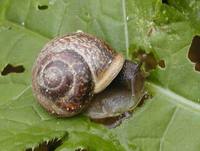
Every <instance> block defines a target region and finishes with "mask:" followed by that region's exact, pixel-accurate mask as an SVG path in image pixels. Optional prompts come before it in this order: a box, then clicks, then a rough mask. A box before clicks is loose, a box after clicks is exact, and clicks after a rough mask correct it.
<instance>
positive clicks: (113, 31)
mask: <svg viewBox="0 0 200 151" xmlns="http://www.w3.org/2000/svg"><path fill="white" fill-rule="evenodd" d="M42 6H45V7H42ZM199 7H200V3H199V1H195V0H168V4H166V3H162V2H161V1H159V0H143V1H141V0H115V1H114V0H17V1H16V0H0V45H1V47H0V54H1V55H0V70H1V71H3V69H4V68H5V66H6V65H7V64H11V65H13V66H18V65H23V67H24V68H25V71H24V72H23V73H10V74H8V75H6V76H2V75H1V76H0V92H1V95H0V123H1V124H0V134H1V135H0V146H1V150H25V149H26V148H34V147H36V146H38V145H39V143H42V142H43V141H49V140H51V139H55V138H58V139H62V140H63V144H62V145H61V146H60V147H59V148H57V150H75V149H78V148H84V149H89V150H105V151H106V150H109V151H112V150H113V151H115V150H119V151H129V150H131V151H132V150H140V151H142V150H145V151H156V150H162V151H173V150H174V151H177V150H181V151H188V150H190V151H198V150H199V145H200V143H199V141H198V138H199V137H200V132H199V130H198V128H199V126H200V122H199V118H200V105H199V99H200V95H199V92H198V90H199V89H200V85H199V83H200V78H199V72H197V71H195V70H194V64H193V63H191V62H190V60H189V59H188V57H187V55H188V50H189V47H190V44H191V41H192V38H193V36H195V35H198V34H199V31H200V29H199V22H200V21H199ZM41 8H43V9H41ZM77 30H82V31H85V32H89V33H91V34H94V35H96V36H98V37H101V38H102V39H104V40H105V41H107V42H108V43H110V45H111V46H112V47H114V48H115V49H116V50H117V51H120V52H122V53H123V54H124V55H125V56H126V57H127V58H131V57H132V53H133V52H136V51H138V50H140V49H142V50H144V51H146V52H152V53H153V54H154V55H155V57H156V58H157V59H158V60H164V62H165V68H161V67H158V68H157V69H155V70H154V71H152V72H151V74H150V77H149V78H148V80H147V83H146V87H147V90H148V91H149V92H150V93H151V94H152V98H151V99H149V100H147V102H146V103H145V104H144V105H143V106H142V107H140V108H138V109H137V110H136V111H135V112H134V114H133V116H132V117H131V118H129V119H127V120H125V121H124V122H123V123H122V124H121V125H120V126H119V127H117V128H115V129H112V130H110V129H107V128H105V127H104V126H102V125H98V124H95V123H92V122H91V121H90V120H88V119H87V118H86V117H84V116H82V115H80V116H77V117H74V118H70V119H69V118H68V119H67V118H66V119H64V118H63V119H61V118H55V117H54V116H50V115H49V114H48V113H46V111H44V110H43V109H42V108H41V107H40V106H39V105H38V104H37V102H36V100H35V98H34V97H33V95H32V91H31V86H30V85H31V68H32V64H33V62H34V60H35V58H36V56H37V54H38V52H39V51H40V49H41V48H42V47H43V45H44V44H45V43H46V42H47V41H49V40H50V39H52V38H53V37H55V36H58V35H64V34H66V33H69V32H75V31H77Z"/></svg>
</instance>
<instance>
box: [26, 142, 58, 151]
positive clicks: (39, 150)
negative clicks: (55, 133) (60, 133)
mask: <svg viewBox="0 0 200 151" xmlns="http://www.w3.org/2000/svg"><path fill="white" fill-rule="evenodd" d="M61 144H62V140H58V139H54V140H51V141H49V142H48V143H47V142H46V141H45V142H43V143H41V144H40V145H39V146H38V147H36V148H35V149H34V150H32V149H31V148H29V149H27V150H26V151H54V150H55V149H56V148H58V147H59V146H60V145H61Z"/></svg>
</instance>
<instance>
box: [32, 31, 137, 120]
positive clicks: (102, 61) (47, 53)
mask: <svg viewBox="0 0 200 151" xmlns="http://www.w3.org/2000/svg"><path fill="white" fill-rule="evenodd" d="M125 62H126V64H127V61H125V59H124V57H123V55H122V54H120V53H118V52H116V51H115V50H114V49H112V48H111V47H110V46H109V45H108V44H106V43H105V42H104V41H102V40H100V39H98V38H97V37H95V36H92V35H90V34H87V33H84V32H76V33H72V34H68V35H65V36H62V37H58V38H55V39H53V40H52V41H50V42H48V43H47V44H46V45H45V46H44V48H43V49H42V50H41V52H40V53H39V55H38V57H37V59H36V61H35V64H34V65H33V69H32V88H33V92H34V95H35V96H36V99H37V100H38V102H39V103H40V104H41V105H42V106H43V107H44V108H45V109H46V110H47V111H49V112H50V113H52V114H56V115H57V116H60V117H71V116H74V115H76V114H78V113H80V112H82V111H84V110H86V108H87V107H91V105H90V103H91V102H92V98H93V96H94V95H96V94H98V93H100V92H102V91H103V90H104V89H106V88H107V87H108V85H109V84H110V83H111V82H112V81H113V80H114V79H115V78H116V76H117V75H118V74H119V73H122V75H121V76H119V77H126V76H124V75H123V74H124V72H120V71H123V70H124V69H122V68H123V66H124V63H125ZM128 64H132V66H133V65H134V68H135V67H136V65H135V64H133V63H128ZM126 66H127V65H126ZM126 66H125V67H126ZM126 70H127V69H126ZM128 70H129V69H128ZM128 70H127V71H128ZM130 74H131V77H132V76H134V75H133V74H132V73H129V75H130ZM121 79H123V78H121ZM125 79H127V78H125ZM128 79H132V78H128ZM119 81H120V80H119ZM119 83H120V82H119ZM115 94H116V93H115ZM93 104H95V103H93ZM91 108H93V109H92V112H93V111H94V109H95V107H91ZM89 111H90V110H89ZM87 113H88V112H87ZM88 115H91V112H89V114H88Z"/></svg>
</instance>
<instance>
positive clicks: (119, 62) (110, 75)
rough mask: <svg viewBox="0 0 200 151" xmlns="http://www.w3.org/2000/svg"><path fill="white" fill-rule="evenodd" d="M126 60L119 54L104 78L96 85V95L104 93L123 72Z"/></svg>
mask: <svg viewBox="0 0 200 151" xmlns="http://www.w3.org/2000/svg"><path fill="white" fill-rule="evenodd" d="M124 62H125V58H124V56H123V55H122V54H120V53H117V55H116V56H115V57H114V58H113V61H112V63H111V65H110V66H109V68H108V69H107V70H106V72H105V73H104V75H103V77H102V78H101V79H100V80H99V81H97V82H96V83H95V87H94V93H95V94H96V93H99V92H101V91H103V90H104V89H105V88H106V87H107V86H108V85H109V84H110V83H111V82H112V81H113V79H114V78H115V77H116V76H117V75H118V73H119V72H120V71H121V69H122V67H123V64H124Z"/></svg>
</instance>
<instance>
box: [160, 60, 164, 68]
mask: <svg viewBox="0 0 200 151" xmlns="http://www.w3.org/2000/svg"><path fill="white" fill-rule="evenodd" d="M158 65H159V66H160V67H161V68H165V61H164V60H160V61H159V62H158Z"/></svg>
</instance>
